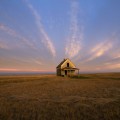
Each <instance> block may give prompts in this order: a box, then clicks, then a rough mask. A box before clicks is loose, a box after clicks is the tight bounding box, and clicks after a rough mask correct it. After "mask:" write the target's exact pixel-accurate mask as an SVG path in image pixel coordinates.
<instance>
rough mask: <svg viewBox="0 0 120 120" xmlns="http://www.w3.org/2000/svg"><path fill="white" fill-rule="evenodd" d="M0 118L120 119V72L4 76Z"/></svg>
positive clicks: (49, 119) (0, 85)
mask: <svg viewBox="0 0 120 120" xmlns="http://www.w3.org/2000/svg"><path fill="white" fill-rule="evenodd" d="M0 120H120V73H109V74H87V75H80V77H79V78H67V77H57V76H55V75H29V76H1V77H0Z"/></svg>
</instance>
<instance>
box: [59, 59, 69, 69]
mask: <svg viewBox="0 0 120 120" xmlns="http://www.w3.org/2000/svg"><path fill="white" fill-rule="evenodd" d="M66 60H67V59H64V60H63V61H62V62H61V63H60V64H59V65H58V66H57V68H59V67H60V66H61V65H62V64H63V63H64V62H65V61H66Z"/></svg>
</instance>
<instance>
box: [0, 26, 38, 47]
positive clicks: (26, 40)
mask: <svg viewBox="0 0 120 120" xmlns="http://www.w3.org/2000/svg"><path fill="white" fill-rule="evenodd" d="M0 30H2V31H4V32H6V33H7V34H9V35H11V36H12V37H16V38H18V39H20V40H21V42H22V43H23V44H25V45H27V46H29V47H30V48H32V49H36V48H35V46H34V44H33V43H31V41H29V40H28V39H26V38H25V37H23V36H21V35H20V34H18V33H17V32H16V31H15V30H13V29H11V28H9V27H8V26H7V25H4V24H0Z"/></svg>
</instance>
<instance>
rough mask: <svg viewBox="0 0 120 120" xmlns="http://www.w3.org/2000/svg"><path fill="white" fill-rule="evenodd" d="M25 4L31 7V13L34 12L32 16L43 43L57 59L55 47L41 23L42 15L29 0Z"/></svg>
mask: <svg viewBox="0 0 120 120" xmlns="http://www.w3.org/2000/svg"><path fill="white" fill-rule="evenodd" d="M25 2H26V3H27V6H28V7H29V9H30V11H31V12H32V14H33V15H34V17H35V23H36V25H37V27H38V30H39V33H40V39H41V42H42V43H43V44H44V45H45V47H46V48H47V49H48V50H49V51H50V53H51V54H52V55H53V56H54V57H55V56H56V50H55V47H54V45H53V43H52V41H51V39H50V38H49V36H48V34H47V33H46V31H45V30H44V27H43V25H42V23H41V17H40V15H39V14H38V12H37V11H36V9H35V8H34V7H33V6H32V5H31V4H30V3H29V2H28V1H27V0H25Z"/></svg>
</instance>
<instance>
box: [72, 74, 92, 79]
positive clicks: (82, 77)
mask: <svg viewBox="0 0 120 120" xmlns="http://www.w3.org/2000/svg"><path fill="white" fill-rule="evenodd" d="M71 78H76V79H90V77H88V76H81V75H76V76H71Z"/></svg>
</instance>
